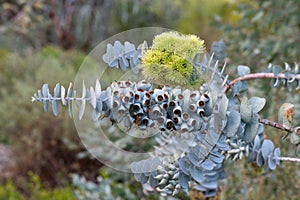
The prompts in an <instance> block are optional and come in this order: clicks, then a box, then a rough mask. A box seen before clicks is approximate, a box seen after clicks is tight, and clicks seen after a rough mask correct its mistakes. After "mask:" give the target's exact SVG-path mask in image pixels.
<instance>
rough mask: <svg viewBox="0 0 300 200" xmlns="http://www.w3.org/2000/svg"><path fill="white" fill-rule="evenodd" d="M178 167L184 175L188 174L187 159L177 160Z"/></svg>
mask: <svg viewBox="0 0 300 200" xmlns="http://www.w3.org/2000/svg"><path fill="white" fill-rule="evenodd" d="M179 167H180V169H181V170H182V171H183V172H184V173H185V174H187V175H188V174H189V168H190V165H189V160H188V158H187V157H183V158H181V159H180V160H179Z"/></svg>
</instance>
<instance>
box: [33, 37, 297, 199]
mask: <svg viewBox="0 0 300 200" xmlns="http://www.w3.org/2000/svg"><path fill="white" fill-rule="evenodd" d="M212 50H213V53H212V55H211V56H208V54H207V53H205V46H204V41H203V40H201V39H200V38H198V37H197V36H195V35H182V34H179V33H176V32H165V33H162V34H160V35H157V36H155V38H154V39H153V43H152V46H148V44H147V43H146V42H144V43H142V44H140V45H138V46H137V47H136V46H135V45H134V44H133V43H130V42H128V41H126V42H125V43H123V44H122V43H121V42H120V41H115V42H114V44H108V45H107V49H106V52H105V54H104V55H102V59H103V61H104V62H105V63H106V64H107V65H108V66H109V67H113V68H120V69H121V70H123V71H124V72H125V71H128V70H131V71H132V72H133V73H136V74H141V77H142V78H141V80H140V81H133V80H118V81H114V82H112V83H111V85H110V86H108V87H106V88H102V87H101V82H100V80H98V79H97V80H96V81H95V86H89V87H86V85H85V82H84V81H83V82H82V91H81V95H80V96H79V97H78V96H77V93H76V91H74V90H73V87H72V84H70V85H69V87H68V88H67V89H66V88H65V87H64V86H60V84H59V83H58V84H57V85H56V86H55V87H54V91H53V93H51V92H50V90H49V86H48V85H47V84H44V85H43V86H42V89H41V90H38V92H37V94H34V95H33V97H32V101H39V102H41V103H42V104H43V105H44V110H45V111H48V106H49V103H50V104H52V110H53V113H54V115H58V111H59V102H61V104H62V105H63V106H67V107H68V110H69V114H70V117H72V115H73V114H72V107H71V102H77V103H79V104H80V105H79V107H80V109H79V114H78V116H79V119H82V117H83V115H84V112H85V108H86V106H87V105H88V104H90V105H91V108H92V110H93V113H92V119H93V120H94V121H95V122H97V121H101V120H103V119H104V118H109V119H110V120H111V122H112V123H113V124H118V125H122V126H123V127H125V128H126V131H129V130H131V129H133V128H134V129H139V130H141V131H147V130H148V129H150V128H152V129H155V130H156V131H157V132H159V134H158V136H156V141H157V145H156V146H155V148H154V149H155V151H154V152H153V153H151V155H150V158H148V159H144V160H140V161H138V162H133V163H131V170H132V172H133V173H134V177H135V179H136V180H137V181H138V182H140V183H142V184H143V186H144V188H145V190H149V191H153V190H154V191H156V192H159V193H160V194H161V195H163V196H168V195H173V196H176V195H178V194H179V193H180V192H181V191H185V192H188V191H189V190H197V191H199V192H201V193H203V195H204V196H205V197H213V196H215V195H216V194H217V193H218V189H219V181H220V180H222V179H225V178H226V173H225V170H224V165H225V164H226V162H225V161H226V160H228V159H230V160H233V161H236V160H240V159H243V158H244V157H245V158H246V159H247V160H248V162H249V163H251V164H253V165H256V166H258V167H260V168H262V169H263V170H264V171H265V172H266V173H267V172H269V171H272V170H275V169H276V167H277V165H279V164H280V163H281V161H291V162H293V161H295V162H300V159H299V158H297V154H296V155H295V157H284V156H282V155H281V151H280V148H279V147H275V145H274V143H273V142H272V141H271V140H270V139H268V138H267V137H266V135H264V126H271V127H273V128H275V129H278V130H280V131H284V132H285V133H286V135H285V136H284V138H288V139H289V141H290V143H291V144H292V145H295V147H296V148H295V149H296V150H297V147H298V145H299V143H300V135H299V133H300V127H299V126H294V125H293V119H292V116H293V108H294V106H293V104H291V103H285V104H283V105H282V106H281V108H280V110H279V112H278V121H277V122H275V121H271V120H269V119H265V118H263V117H261V115H260V114H259V113H260V111H261V110H262V109H263V108H264V106H265V104H266V99H265V98H261V97H257V96H253V97H249V93H248V86H249V85H248V81H250V80H252V79H270V84H271V85H272V86H273V87H274V88H276V87H286V88H287V91H292V90H293V89H296V90H299V89H300V74H299V69H298V65H297V64H295V66H294V67H293V68H292V67H291V66H290V65H289V64H287V63H285V64H284V69H282V68H281V67H278V66H274V65H272V64H269V66H267V67H266V69H265V71H263V72H260V73H251V70H250V68H249V67H248V66H245V65H238V67H237V75H238V77H233V79H232V80H230V78H231V77H229V75H230V74H226V60H222V59H224V58H225V57H226V53H225V45H224V42H223V41H219V42H215V43H214V45H213V48H212Z"/></svg>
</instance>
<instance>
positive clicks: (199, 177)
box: [190, 166, 204, 183]
mask: <svg viewBox="0 0 300 200" xmlns="http://www.w3.org/2000/svg"><path fill="white" fill-rule="evenodd" d="M190 171H191V175H192V177H193V179H194V180H195V181H197V182H198V183H201V182H202V181H203V180H204V176H203V172H202V171H201V169H200V168H198V167H195V166H193V167H191V168H190Z"/></svg>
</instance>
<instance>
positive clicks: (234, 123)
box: [223, 110, 241, 137]
mask: <svg viewBox="0 0 300 200" xmlns="http://www.w3.org/2000/svg"><path fill="white" fill-rule="evenodd" d="M240 123H241V115H240V113H239V112H237V111H235V110H233V111H231V112H230V113H229V115H228V117H227V123H226V126H225V128H224V130H223V132H224V133H225V134H226V136H228V137H232V136H234V134H235V133H236V132H237V130H238V128H239V126H240Z"/></svg>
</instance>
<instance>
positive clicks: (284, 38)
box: [0, 0, 300, 200]
mask: <svg viewBox="0 0 300 200" xmlns="http://www.w3.org/2000/svg"><path fill="white" fill-rule="evenodd" d="M299 9H300V2H299V1H298V0H286V1H280V0H257V1H246V0H210V1H207V0H164V1H161V0H28V1H25V0H4V1H3V0H2V1H0V99H1V103H0V199H1V200H2V199H3V200H6V199H9V200H19V199H32V200H36V199H37V200H39V199H54V200H56V199H57V200H60V199H61V200H68V199H162V197H159V196H158V195H156V194H152V195H149V196H146V195H144V194H143V192H142V187H141V186H140V185H138V184H137V183H136V182H135V181H134V178H133V177H132V176H131V175H130V174H122V173H120V172H117V171H114V170H111V169H109V168H107V167H105V166H103V165H102V164H101V163H100V162H98V161H97V160H93V159H92V158H90V157H89V156H88V155H87V154H86V153H85V149H84V147H83V146H82V144H81V143H80V139H79V138H78V136H77V133H76V129H75V127H74V123H73V121H72V120H71V119H69V117H68V113H67V111H66V110H64V111H63V112H60V114H59V115H58V117H54V116H53V115H52V114H51V113H44V112H43V109H42V106H41V105H35V104H33V103H31V101H30V100H31V99H30V98H31V95H32V94H33V93H35V92H36V90H37V89H38V88H40V87H41V86H42V84H43V83H44V82H46V83H49V85H50V86H52V87H53V86H54V85H55V84H56V83H57V82H60V83H62V84H64V85H68V83H69V82H70V81H74V78H75V74H76V71H77V70H78V69H79V67H80V64H81V62H82V61H83V59H84V58H85V56H86V55H87V54H88V53H89V51H90V50H91V49H93V47H95V46H96V45H97V44H98V43H99V42H101V41H102V40H104V39H106V38H108V37H110V36H112V35H114V34H117V33H120V32H122V31H125V30H128V29H132V28H138V27H145V26H157V27H164V28H170V29H173V30H176V31H179V32H182V33H191V34H196V35H198V36H200V37H201V38H202V39H204V40H205V42H206V46H207V49H208V51H209V50H210V45H211V44H212V42H213V41H216V40H220V39H223V40H224V41H225V44H226V46H227V56H228V58H227V61H228V65H229V69H228V73H229V71H230V73H231V76H232V77H235V74H236V71H235V68H236V66H237V65H238V64H245V65H248V66H250V67H251V70H252V72H260V71H263V70H264V68H265V67H266V66H267V64H268V63H269V62H272V63H273V64H278V65H281V66H282V65H283V62H288V63H290V64H291V65H293V63H294V62H300V12H299ZM266 85H267V86H266ZM268 85H269V83H268V82H264V81H257V82H254V83H252V84H251V86H252V87H251V89H250V94H252V95H254V94H255V95H258V96H262V97H263V96H265V97H266V98H267V108H266V109H264V111H263V115H264V117H268V118H270V119H272V120H276V119H277V115H276V110H278V108H279V106H280V104H281V103H283V102H284V101H292V102H293V103H295V106H296V112H295V123H296V124H297V122H300V117H299V116H300V111H299V109H300V100H299V92H296V91H293V92H292V93H290V94H287V91H286V90H284V89H278V90H269V89H268ZM265 133H266V137H268V138H271V139H273V141H275V144H276V145H277V146H280V147H281V149H282V154H283V155H291V156H292V155H293V148H292V147H290V146H289V145H288V144H287V142H285V141H281V140H280V138H281V136H282V135H283V134H284V133H282V132H280V131H277V130H272V129H270V128H266V131H265ZM128 148H134V146H131V147H128ZM226 168H227V173H228V178H227V180H226V181H225V182H222V183H221V186H222V192H221V195H220V197H221V198H222V199H299V198H300V171H299V165H298V164H296V163H282V164H281V165H280V166H279V167H278V168H277V169H276V171H274V172H272V173H269V174H263V173H262V172H261V171H260V170H259V169H255V168H254V167H252V166H249V165H248V164H247V162H246V161H245V160H242V161H238V162H234V163H231V162H227V163H226ZM93 195H94V197H93ZM99 196H101V197H99ZM190 198H192V199H195V198H193V197H188V196H182V197H180V199H190Z"/></svg>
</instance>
